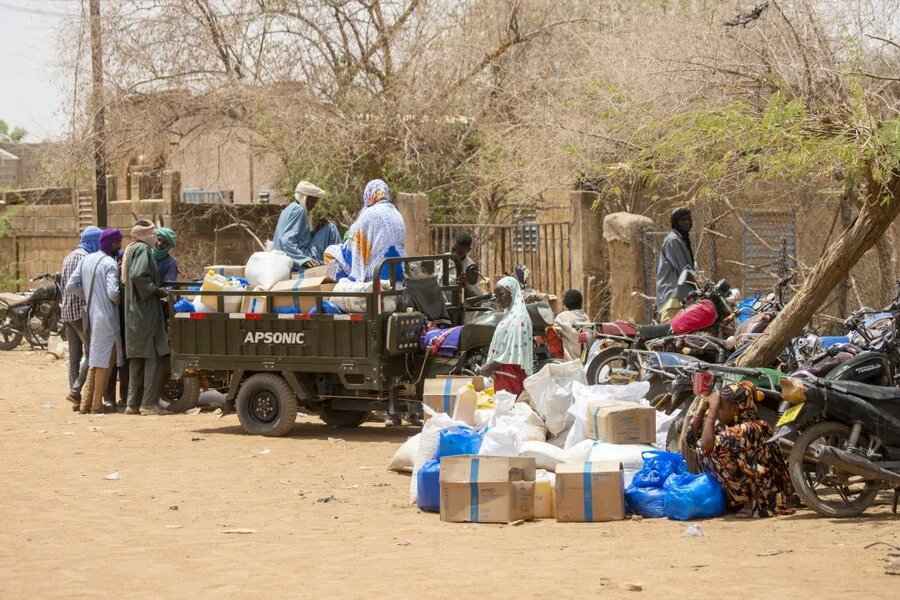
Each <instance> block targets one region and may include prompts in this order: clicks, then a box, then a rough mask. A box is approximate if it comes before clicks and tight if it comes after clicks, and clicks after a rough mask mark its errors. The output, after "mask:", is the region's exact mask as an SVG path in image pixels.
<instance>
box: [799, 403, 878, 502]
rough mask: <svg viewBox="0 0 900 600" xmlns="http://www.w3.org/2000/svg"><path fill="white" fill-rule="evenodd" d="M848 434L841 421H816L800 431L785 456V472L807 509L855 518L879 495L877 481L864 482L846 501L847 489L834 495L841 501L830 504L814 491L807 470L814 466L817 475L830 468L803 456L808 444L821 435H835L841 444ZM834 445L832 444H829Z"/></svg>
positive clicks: (818, 438)
mask: <svg viewBox="0 0 900 600" xmlns="http://www.w3.org/2000/svg"><path fill="white" fill-rule="evenodd" d="M849 435H850V427H849V426H848V425H845V424H843V423H836V422H834V421H825V422H823V423H816V424H815V425H813V426H812V427H810V428H809V429H806V430H805V431H803V432H802V433H801V434H800V436H799V437H798V438H797V441H796V442H794V447H793V448H792V449H791V454H790V457H789V458H788V472H789V473H790V476H791V483H792V484H793V485H794V491H795V492H797V495H798V496H800V499H801V500H803V503H804V504H806V506H808V507H809V508H811V509H812V510H814V511H815V512H817V513H818V514H820V515H822V516H823V517H832V518H847V517H855V516H858V515H860V514H862V513H863V512H864V511H865V510H866V509H867V508H869V507H870V506H871V505H872V503H873V502H874V501H875V497H876V496H877V495H878V484H877V482H875V481H867V482H865V485H864V487H863V488H862V490H861V491H859V492H858V495H857V497H856V499H855V500H853V501H852V502H847V501H846V500H843V498H844V497H845V496H846V492H843V493H841V494H836V496H837V497H838V498H841V499H842V500H843V502H842V503H838V504H835V503H830V502H828V501H826V500H824V499H822V498H821V497H820V496H819V494H818V493H817V492H816V489H815V485H813V484H812V482H811V481H810V479H809V475H810V473H809V472H808V469H809V468H810V467H811V468H813V469H815V471H814V474H815V475H817V476H818V475H820V474H821V473H822V470H823V469H829V467H828V465H825V464H820V465H815V464H813V463H811V462H808V461H806V460H805V456H806V454H807V451H808V450H809V448H810V446H812V445H813V443H814V442H816V441H817V440H820V439H821V438H823V437H826V436H828V437H832V438H838V440H837V441H839V442H840V443H843V442H845V441H846V440H847V438H848V437H849ZM832 445H833V444H832Z"/></svg>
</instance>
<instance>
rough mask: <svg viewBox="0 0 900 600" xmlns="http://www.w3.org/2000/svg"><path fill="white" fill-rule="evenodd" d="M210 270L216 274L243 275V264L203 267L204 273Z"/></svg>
mask: <svg viewBox="0 0 900 600" xmlns="http://www.w3.org/2000/svg"><path fill="white" fill-rule="evenodd" d="M210 271H212V272H213V273H215V274H216V275H224V276H225V277H243V276H244V265H210V266H208V267H203V274H204V275H206V274H207V273H209V272H210Z"/></svg>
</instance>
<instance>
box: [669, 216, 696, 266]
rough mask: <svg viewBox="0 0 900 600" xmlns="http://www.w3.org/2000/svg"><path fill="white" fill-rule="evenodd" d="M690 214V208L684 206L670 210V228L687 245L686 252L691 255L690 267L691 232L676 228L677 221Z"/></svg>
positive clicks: (692, 252) (691, 250)
mask: <svg viewBox="0 0 900 600" xmlns="http://www.w3.org/2000/svg"><path fill="white" fill-rule="evenodd" d="M690 216H691V209H689V208H685V207H681V208H676V209H675V210H674V211H673V212H672V217H671V225H672V230H673V231H674V232H675V233H677V234H678V235H679V236H680V237H681V239H683V240H684V243H685V244H686V245H687V249H688V254H690V255H691V268H693V265H694V249H693V248H692V247H691V235H690V233H691V232H690V231H682V230H681V229H679V228H678V221H679V220H681V219H682V218H684V217H690Z"/></svg>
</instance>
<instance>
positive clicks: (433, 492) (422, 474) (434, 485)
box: [416, 458, 441, 512]
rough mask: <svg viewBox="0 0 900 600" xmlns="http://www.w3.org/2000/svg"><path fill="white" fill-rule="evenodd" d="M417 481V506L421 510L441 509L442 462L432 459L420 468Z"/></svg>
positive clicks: (434, 510)
mask: <svg viewBox="0 0 900 600" xmlns="http://www.w3.org/2000/svg"><path fill="white" fill-rule="evenodd" d="M416 477H417V479H416V490H417V493H416V506H418V507H419V510H428V511H432V512H438V511H439V510H440V509H441V461H440V460H439V459H437V458H432V459H431V460H429V461H428V462H426V463H425V464H424V465H422V466H421V467H419V473H418V474H417V476H416Z"/></svg>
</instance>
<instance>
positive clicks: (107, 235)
mask: <svg viewBox="0 0 900 600" xmlns="http://www.w3.org/2000/svg"><path fill="white" fill-rule="evenodd" d="M120 241H122V232H121V231H119V230H118V229H115V228H110V229H104V230H103V233H101V234H100V239H99V247H100V249H101V250H103V252H104V253H105V254H106V255H108V256H112V257H113V258H115V257H116V253H117V252H118V251H117V250H114V249H113V244H115V243H116V242H120Z"/></svg>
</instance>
